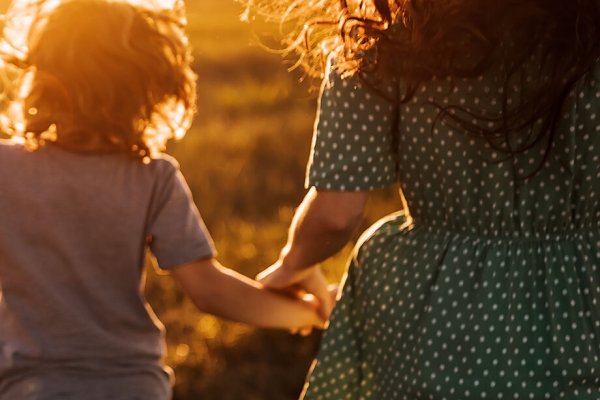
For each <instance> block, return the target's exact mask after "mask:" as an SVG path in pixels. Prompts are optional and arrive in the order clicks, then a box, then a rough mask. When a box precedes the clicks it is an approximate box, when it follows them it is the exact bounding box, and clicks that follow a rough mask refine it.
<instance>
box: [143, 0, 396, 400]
mask: <svg viewBox="0 0 600 400" xmlns="http://www.w3.org/2000/svg"><path fill="white" fill-rule="evenodd" d="M242 11H243V10H242V8H241V6H240V5H239V4H237V3H234V2H225V1H223V0H202V1H198V2H190V4H188V19H189V28H188V33H189V35H190V41H191V44H192V46H193V54H194V59H195V70H196V72H197V73H198V76H199V82H198V91H199V103H198V113H197V116H196V119H195V122H194V125H193V126H192V129H191V130H190V132H189V133H188V134H187V136H186V137H185V138H184V139H183V141H181V142H179V143H174V144H172V145H170V146H169V148H168V152H169V153H170V154H172V155H174V156H175V157H176V158H177V159H178V160H179V162H180V164H181V169H182V171H183V173H184V175H185V176H186V179H187V180H188V183H189V185H190V188H191V190H192V193H193V196H194V199H195V201H196V203H197V205H198V208H199V209H200V212H201V214H202V215H203V218H204V220H205V222H206V224H207V226H208V228H209V230H210V231H211V233H212V235H213V238H214V240H215V244H216V247H217V250H218V252H219V256H218V258H219V260H220V261H221V262H222V263H223V264H225V265H226V266H229V267H231V268H234V269H236V270H238V271H240V272H242V273H244V274H245V275H247V276H251V277H252V276H254V275H255V274H256V273H258V272H259V271H261V270H262V269H263V268H265V267H266V266H268V265H269V264H270V263H272V262H273V261H275V260H276V258H277V256H278V253H279V249H280V248H281V247H282V246H283V245H284V243H285V239H286V234H287V227H288V225H289V223H290V221H291V218H292V215H293V213H294V208H295V207H296V206H297V205H298V204H299V202H300V201H301V199H302V197H303V195H304V193H305V190H304V189H303V182H304V172H305V164H306V162H307V159H308V154H309V149H310V141H311V134H312V125H313V119H314V114H315V109H316V90H314V89H315V85H318V82H301V78H302V74H301V73H300V72H298V71H294V72H289V71H288V70H287V66H288V65H290V64H291V62H289V61H288V62H286V61H284V60H283V59H282V58H281V57H279V56H278V55H277V54H273V53H270V52H268V51H265V50H264V49H263V48H260V46H258V41H257V39H256V34H257V33H258V34H260V35H266V36H268V37H270V38H272V37H273V36H274V32H275V31H276V27H274V26H268V25H266V24H264V23H259V22H254V23H252V24H245V23H242V22H240V20H239V15H240V14H241V13H242ZM311 85H312V86H311ZM399 206H400V204H399V201H397V200H396V196H395V194H394V193H393V192H392V191H389V192H382V193H379V194H377V195H376V196H374V198H373V200H371V202H370V205H369V207H368V211H367V218H366V219H365V221H364V223H363V228H366V227H367V226H368V224H369V223H371V222H373V221H374V220H375V219H376V218H377V217H380V216H382V215H384V214H386V213H388V212H390V211H393V210H395V209H396V208H397V207H399ZM350 250H351V246H350V245H349V246H347V248H346V249H345V250H344V251H343V252H342V253H341V254H339V255H338V256H336V257H334V258H332V259H331V260H328V261H327V262H325V263H324V268H325V271H326V273H327V275H328V277H329V278H330V279H331V280H332V281H337V280H339V279H340V277H341V276H342V274H343V271H344V268H345V260H346V258H347V257H348V255H349V253H350ZM146 294H147V298H148V300H149V302H150V303H151V305H152V307H153V308H154V310H155V311H156V313H157V315H158V316H159V318H160V319H161V320H162V321H163V323H164V324H165V326H166V328H167V344H168V355H167V359H166V362H167V363H168V364H169V365H171V366H172V367H173V368H174V369H175V373H176V377H177V378H176V379H177V380H176V384H175V399H174V400H192V399H203V400H242V399H243V400H288V399H289V400H292V399H296V398H297V397H298V394H299V393H300V390H301V388H302V385H303V381H304V377H305V375H306V373H307V371H308V368H309V365H310V362H311V360H312V358H313V357H314V354H315V352H316V349H317V346H318V340H319V334H318V333H315V334H313V335H312V336H310V337H307V338H302V337H297V336H292V335H289V334H287V333H286V332H277V331H270V330H261V329H252V328H250V327H247V326H243V325H239V324H235V323H231V322H227V321H222V320H220V319H218V318H215V317H213V316H211V315H206V314H202V313H200V312H198V311H197V310H196V309H195V308H194V306H193V305H192V304H191V303H190V302H189V301H188V300H187V299H186V298H185V297H184V296H183V294H182V293H181V291H180V290H179V289H178V288H177V287H176V286H175V285H174V283H173V281H172V280H171V279H170V278H169V277H168V275H165V274H162V273H160V272H158V271H156V270H154V269H153V268H149V274H148V282H147V289H146Z"/></svg>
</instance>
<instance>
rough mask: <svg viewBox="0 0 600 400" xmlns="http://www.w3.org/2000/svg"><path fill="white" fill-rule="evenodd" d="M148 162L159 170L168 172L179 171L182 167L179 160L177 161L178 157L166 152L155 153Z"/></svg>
mask: <svg viewBox="0 0 600 400" xmlns="http://www.w3.org/2000/svg"><path fill="white" fill-rule="evenodd" d="M148 164H149V165H150V166H151V167H153V168H156V169H158V170H159V171H164V172H166V173H174V172H176V171H179V169H180V166H179V162H178V161H177V159H175V157H173V156H171V155H169V154H165V153H159V154H155V155H153V156H152V158H151V159H150V162H149V163H148Z"/></svg>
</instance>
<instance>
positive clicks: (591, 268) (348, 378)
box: [303, 67, 600, 400]
mask: <svg viewBox="0 0 600 400" xmlns="http://www.w3.org/2000/svg"><path fill="white" fill-rule="evenodd" d="M500 76H502V67H498V69H497V70H496V71H492V72H489V73H488V74H486V76H485V77H481V78H478V79H470V80H458V81H452V82H450V81H446V80H443V81H442V80H433V81H431V82H429V83H427V84H425V85H424V86H423V87H422V88H421V89H420V90H419V92H418V93H417V95H416V96H415V97H414V98H413V100H412V101H411V102H409V103H408V104H405V105H403V106H401V107H400V108H399V110H398V108H396V107H394V106H393V105H392V104H390V103H389V102H388V101H386V100H385V99H384V98H383V97H381V96H379V95H377V94H375V93H374V92H373V91H372V90H370V89H369V88H367V87H365V85H363V84H361V82H360V80H359V79H358V78H356V77H355V78H347V79H342V78H340V77H339V76H337V75H335V74H331V75H330V76H329V77H328V78H327V79H326V82H324V85H323V88H322V93H321V98H320V104H319V113H318V120H317V124H316V129H315V138H314V141H313V152H312V156H311V161H310V164H309V170H308V178H307V183H308V185H309V186H315V187H317V188H319V189H323V190H334V191H368V190H373V189H377V188H381V187H385V186H388V185H394V184H396V183H399V184H400V187H401V190H402V193H403V195H404V198H405V200H406V204H407V208H406V209H405V210H404V211H402V212H399V213H397V214H394V215H391V216H389V217H388V218H385V219H383V220H382V221H380V222H379V223H378V224H376V226H375V227H373V228H372V229H370V230H369V232H368V233H367V234H365V235H364V236H363V239H362V240H361V244H360V246H358V250H357V251H356V254H355V257H353V260H352V262H351V263H350V266H349V270H348V273H347V275H346V277H345V283H344V287H343V291H342V295H341V298H340V300H339V302H338V304H337V306H336V308H335V310H334V312H333V314H332V316H331V322H330V327H329V329H328V330H327V331H326V332H325V334H324V337H323V340H322V344H321V348H320V351H319V353H318V356H317V360H316V361H315V364H314V366H313V369H312V371H311V374H310V376H309V379H308V381H307V384H306V387H305V391H304V394H303V396H304V397H303V398H304V400H317V399H319V400H321V399H323V400H325V399H331V400H346V399H352V400H363V399H364V400H371V399H372V400H396V399H398V400H421V399H423V400H425V399H427V400H465V399H476V400H482V399H503V400H504V399H520V400H525V399H534V400H541V399H552V400H555V399H568V400H584V399H585V400H592V399H594V400H597V399H600V271H599V268H600V160H599V158H600V68H597V69H596V72H595V73H594V74H593V76H592V77H591V79H590V80H588V81H586V82H581V84H579V85H578V86H577V87H576V88H575V89H574V90H573V92H572V93H571V95H570V96H569V98H568V99H567V101H566V103H565V107H564V111H563V115H562V116H561V119H560V121H559V127H558V130H557V133H556V136H555V139H554V143H553V145H552V147H551V150H550V153H549V155H548V157H547V158H546V159H545V160H544V146H543V143H541V144H540V145H539V146H536V147H534V148H532V149H530V150H528V151H526V152H525V153H522V154H519V155H518V156H516V157H515V158H514V159H511V158H508V157H507V156H506V155H505V154H503V153H499V152H496V151H495V150H493V148H492V147H491V146H490V145H488V144H487V143H486V141H485V140H484V139H480V138H477V137H475V136H473V135H469V134H466V133H465V132H462V131H460V129H457V128H453V127H452V126H451V125H450V124H444V123H439V121H438V122H437V123H436V116H437V114H438V109H437V108H436V107H434V106H432V105H431V102H432V101H433V102H436V103H438V104H441V105H460V106H462V107H463V108H464V109H476V110H479V111H480V113H483V114H484V115H485V114H486V113H489V115H493V114H494V113H497V112H498V111H499V109H500V107H501V103H502V101H501V98H502V94H503V90H511V92H510V93H509V104H510V103H511V102H516V101H518V99H519V93H520V90H525V89H523V87H521V86H519V85H512V86H508V87H507V88H506V89H504V88H501V87H503V85H501V84H500V82H501V80H500V78H499V77H500ZM533 79H543V77H537V76H534V75H531V76H528V75H527V74H524V76H522V77H520V81H521V82H530V81H531V80H533ZM524 87H526V85H525V86H524ZM384 90H386V91H387V92H388V94H389V95H390V96H391V97H394V96H395V90H396V88H395V86H394V85H390V86H389V87H388V88H384ZM474 122H476V121H474ZM476 123H479V122H476ZM526 136H527V132H524V134H523V137H524V138H525V137H526ZM519 140H525V139H519ZM540 163H541V165H542V168H541V169H540V171H539V172H538V173H537V174H535V175H534V176H533V177H532V178H530V179H522V177H524V176H526V175H528V174H530V173H531V172H533V171H534V170H535V169H536V168H537V167H538V166H539V165H540Z"/></svg>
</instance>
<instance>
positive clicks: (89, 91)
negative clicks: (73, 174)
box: [0, 0, 196, 159]
mask: <svg viewBox="0 0 600 400" xmlns="http://www.w3.org/2000/svg"><path fill="white" fill-rule="evenodd" d="M49 4H50V2H48V1H46V2H38V3H35V5H33V6H31V5H30V6H27V7H23V8H22V9H21V10H16V11H14V12H13V14H17V13H19V12H20V13H21V14H23V13H24V14H26V15H27V17H28V18H29V20H28V21H31V22H30V23H27V28H28V33H27V36H26V39H25V40H22V42H23V43H22V45H21V46H19V45H18V44H17V43H15V42H14V41H13V42H12V43H11V41H10V40H11V37H10V34H11V29H10V28H11V27H10V25H7V26H6V27H5V38H4V43H3V45H2V47H0V49H2V50H3V52H4V61H5V63H4V67H6V68H5V69H7V70H8V69H10V67H11V66H12V69H13V70H14V66H16V67H17V70H18V72H20V74H19V75H20V78H19V79H17V80H16V87H15V86H14V83H13V87H12V93H13V94H12V95H9V94H8V93H9V92H8V91H6V90H5V93H4V98H3V103H4V104H3V105H4V110H2V116H1V118H0V124H1V125H2V127H3V128H4V129H5V130H6V131H7V132H8V133H9V134H10V135H12V136H16V137H21V138H22V139H24V141H25V142H26V143H27V144H28V145H29V146H30V147H31V148H33V149H35V148H37V147H39V146H40V145H41V144H43V142H44V140H53V141H55V142H56V143H57V144H58V145H60V146H62V147H64V148H67V149H69V150H72V151H77V152H125V153H129V154H131V155H133V156H135V157H138V158H142V159H144V158H146V159H147V157H149V156H150V155H152V154H154V153H156V152H158V151H161V150H162V149H163V148H164V146H165V144H166V141H167V140H168V139H170V138H173V137H175V138H180V137H182V136H183V135H184V134H185V132H186V130H187V129H188V128H189V125H190V123H191V120H192V117H193V114H194V108H195V101H196V82H195V81H196V76H195V74H194V73H193V72H192V70H191V66H190V64H191V56H190V52H189V47H188V41H187V37H186V35H185V33H184V31H183V28H184V25H185V19H184V17H183V12H182V11H179V12H178V11H177V10H173V9H172V10H164V9H163V10H150V9H146V8H142V7H140V6H136V5H132V4H128V3H125V2H119V1H107V0H65V1H58V2H56V1H54V3H53V5H51V6H50V5H49ZM55 4H57V5H55ZM13 16H14V15H13ZM10 17H11V15H10V13H9V18H10ZM10 22H11V21H10V19H9V20H8V24H10ZM21 29H22V28H21ZM13 31H15V29H13ZM7 49H12V50H11V51H7ZM5 76H6V74H5Z"/></svg>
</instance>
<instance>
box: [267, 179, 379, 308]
mask: <svg viewBox="0 0 600 400" xmlns="http://www.w3.org/2000/svg"><path fill="white" fill-rule="evenodd" d="M367 198H368V192H335V191H321V190H317V189H315V188H312V189H311V190H310V191H309V192H308V193H307V194H306V196H305V197H304V200H303V201H302V204H301V205H300V207H299V208H298V210H297V211H296V214H295V215H294V219H293V220H292V224H291V226H290V231H289V235H288V241H287V244H286V246H285V247H284V248H283V250H282V252H281V256H280V258H279V260H278V261H277V262H276V263H275V264H273V265H272V266H270V267H269V268H267V269H266V270H264V271H263V272H262V273H260V274H259V275H258V279H259V281H260V282H261V283H263V284H264V285H266V286H268V287H272V288H277V289H285V288H291V287H294V286H296V287H299V288H300V289H302V290H304V291H306V292H308V293H311V294H313V295H314V296H315V297H316V298H317V299H318V300H319V302H320V306H321V313H322V314H323V315H324V316H326V317H327V316H328V315H329V312H330V311H331V294H330V291H329V290H328V287H327V281H326V280H325V278H324V277H323V274H322V273H321V271H320V268H319V267H318V263H319V262H321V261H323V260H325V259H327V258H329V257H331V256H332V255H334V254H336V253H337V252H338V251H340V250H341V249H342V248H343V247H344V246H345V245H346V243H348V241H349V240H350V239H351V238H352V234H353V233H354V231H355V230H356V228H357V227H358V224H359V223H360V221H361V219H362V216H363V212H364V209H365V205H366V202H367Z"/></svg>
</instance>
